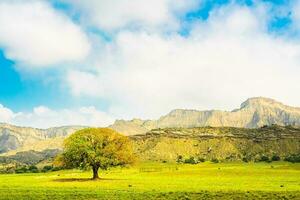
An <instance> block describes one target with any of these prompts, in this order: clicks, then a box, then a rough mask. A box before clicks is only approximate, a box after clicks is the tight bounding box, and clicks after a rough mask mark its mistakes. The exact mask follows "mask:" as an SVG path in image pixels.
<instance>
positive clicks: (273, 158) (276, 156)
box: [271, 155, 280, 161]
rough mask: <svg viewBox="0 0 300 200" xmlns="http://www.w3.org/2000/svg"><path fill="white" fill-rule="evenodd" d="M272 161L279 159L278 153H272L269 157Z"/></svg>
mask: <svg viewBox="0 0 300 200" xmlns="http://www.w3.org/2000/svg"><path fill="white" fill-rule="evenodd" d="M271 160H272V161H280V156H278V155H273V156H272V158H271Z"/></svg>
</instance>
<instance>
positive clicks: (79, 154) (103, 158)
mask: <svg viewBox="0 0 300 200" xmlns="http://www.w3.org/2000/svg"><path fill="white" fill-rule="evenodd" d="M133 161H134V154H133V148H132V145H131V142H130V141H129V139H128V138H127V137H126V136H123V135H121V134H119V133H117V132H116V131H114V130H112V129H109V128H87V129H83V130H80V131H77V132H76V133H74V134H72V135H71V136H70V137H69V138H67V139H66V140H65V142H64V152H63V154H62V162H63V164H64V165H65V166H66V167H79V168H88V167H91V168H92V169H93V178H94V179H97V178H98V169H99V168H100V169H103V170H107V169H108V168H109V167H113V166H119V165H121V166H122V165H126V164H131V163H132V162H133Z"/></svg>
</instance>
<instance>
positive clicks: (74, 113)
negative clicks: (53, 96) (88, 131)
mask: <svg viewBox="0 0 300 200" xmlns="http://www.w3.org/2000/svg"><path fill="white" fill-rule="evenodd" d="M0 122H6V123H12V124H15V125H20V126H31V127H36V128H49V127H56V126H65V125H84V126H95V127H101V126H108V125H110V124H112V123H113V118H112V117H111V116H109V115H108V114H106V113H105V112H102V111H99V110H97V109H96V108H95V107H93V106H90V107H81V108H79V109H62V110H51V109H50V108H47V107H45V106H39V107H36V108H34V109H33V111H32V112H29V113H22V112H19V113H14V112H13V111H12V110H10V109H9V108H6V107H4V106H2V105H1V104H0Z"/></svg>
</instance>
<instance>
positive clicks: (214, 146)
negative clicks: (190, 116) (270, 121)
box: [130, 125, 300, 162]
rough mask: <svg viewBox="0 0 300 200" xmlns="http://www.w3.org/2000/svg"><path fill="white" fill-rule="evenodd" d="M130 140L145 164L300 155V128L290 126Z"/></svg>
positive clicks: (165, 133)
mask: <svg viewBox="0 0 300 200" xmlns="http://www.w3.org/2000/svg"><path fill="white" fill-rule="evenodd" d="M130 138H131V139H132V140H133V141H134V145H135V151H136V153H137V155H139V157H140V159H141V160H146V161H147V160H151V161H173V162H174V161H176V159H177V158H178V156H181V157H183V158H189V157H194V158H202V159H205V160H211V159H214V158H216V159H219V160H224V161H225V160H228V161H236V160H242V159H246V160H247V161H255V160H259V159H260V158H261V156H267V157H268V158H271V157H272V156H274V155H277V156H279V157H280V158H281V159H284V158H285V157H287V156H289V155H292V154H296V155H298V154H299V153H300V128H296V127H292V126H286V127H283V126H278V125H273V126H265V127H262V128H256V129H247V128H234V127H199V128H164V129H154V130H151V131H149V132H147V133H146V134H144V135H136V136H130Z"/></svg>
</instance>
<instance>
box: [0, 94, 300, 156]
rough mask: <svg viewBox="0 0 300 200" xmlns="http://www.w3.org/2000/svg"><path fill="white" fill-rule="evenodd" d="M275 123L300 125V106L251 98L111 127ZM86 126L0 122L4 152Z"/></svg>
mask: <svg viewBox="0 0 300 200" xmlns="http://www.w3.org/2000/svg"><path fill="white" fill-rule="evenodd" d="M272 124H277V125H282V126H284V125H293V126H300V108H294V107H290V106H286V105H283V104H282V103H279V102H277V101H275V100H272V99H267V98H251V99H248V100H247V101H245V102H244V103H242V105H241V107H240V108H239V109H236V110H234V111H230V112H229V111H218V110H210V111H197V110H183V109H177V110H173V111H171V112H170V113H169V114H167V115H165V116H162V117H160V118H159V119H158V120H140V119H133V120H130V121H125V120H117V121H116V122H115V123H114V124H113V125H111V126H110V127H111V128H113V129H115V130H116V131H118V132H120V133H123V134H125V135H139V134H145V133H147V132H151V130H152V129H159V128H194V127H204V126H212V127H240V128H258V127H262V126H264V125H269V126H270V125H272ZM82 128H84V127H81V126H66V127H57V128H49V129H35V128H29V127H18V126H13V125H9V124H1V123H0V154H1V153H6V152H9V154H14V153H16V152H19V151H29V150H35V151H41V150H44V149H57V148H61V147H62V142H63V140H64V138H65V137H67V136H68V135H70V134H71V133H74V132H75V131H77V130H80V129H82ZM179 146H180V145H179ZM174 148H175V147H174ZM176 148H178V147H176Z"/></svg>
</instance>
